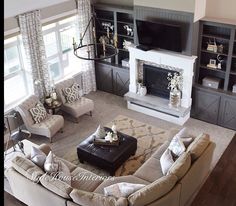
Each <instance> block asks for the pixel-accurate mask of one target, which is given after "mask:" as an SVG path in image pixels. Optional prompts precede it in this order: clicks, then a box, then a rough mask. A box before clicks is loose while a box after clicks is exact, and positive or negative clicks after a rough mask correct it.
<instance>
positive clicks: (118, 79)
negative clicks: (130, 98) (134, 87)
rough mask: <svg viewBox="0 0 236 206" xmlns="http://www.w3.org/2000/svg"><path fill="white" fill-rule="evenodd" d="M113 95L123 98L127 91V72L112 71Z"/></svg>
mask: <svg viewBox="0 0 236 206" xmlns="http://www.w3.org/2000/svg"><path fill="white" fill-rule="evenodd" d="M113 89H114V94H116V95H119V96H123V95H124V94H125V93H127V92H128V91H129V70H128V69H122V68H114V69H113Z"/></svg>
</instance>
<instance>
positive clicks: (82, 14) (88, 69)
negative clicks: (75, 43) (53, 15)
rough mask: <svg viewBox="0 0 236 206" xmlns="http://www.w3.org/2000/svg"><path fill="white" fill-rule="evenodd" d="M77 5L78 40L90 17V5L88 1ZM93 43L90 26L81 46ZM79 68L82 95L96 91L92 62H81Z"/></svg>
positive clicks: (80, 0) (85, 51)
mask: <svg viewBox="0 0 236 206" xmlns="http://www.w3.org/2000/svg"><path fill="white" fill-rule="evenodd" d="M76 3H77V11H78V21H77V23H78V25H77V30H78V39H80V36H81V35H82V34H83V33H84V31H85V29H86V27H87V25H88V23H89V20H90V17H91V4H90V0H76ZM90 43H93V32H92V24H90V27H89V28H88V30H87V32H86V34H85V36H84V39H83V45H87V44H90ZM82 52H84V53H85V55H86V53H87V48H86V47H85V48H84V51H82ZM80 67H81V68H82V71H83V73H82V86H83V93H84V94H88V93H89V92H91V91H96V79H95V65H94V61H91V60H81V64H80Z"/></svg>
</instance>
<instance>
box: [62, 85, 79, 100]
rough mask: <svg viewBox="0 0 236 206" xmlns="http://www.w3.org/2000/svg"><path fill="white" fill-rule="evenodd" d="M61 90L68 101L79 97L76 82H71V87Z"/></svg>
mask: <svg viewBox="0 0 236 206" xmlns="http://www.w3.org/2000/svg"><path fill="white" fill-rule="evenodd" d="M63 92H64V95H65V97H66V101H67V102H68V103H73V102H75V101H77V100H78V99H79V98H80V94H79V85H78V84H76V83H74V84H72V86H71V87H67V88H64V89H63Z"/></svg>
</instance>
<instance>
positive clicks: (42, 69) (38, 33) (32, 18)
mask: <svg viewBox="0 0 236 206" xmlns="http://www.w3.org/2000/svg"><path fill="white" fill-rule="evenodd" d="M18 17H19V25H20V31H21V34H22V40H23V46H24V49H25V52H26V56H27V58H28V63H29V65H28V66H29V67H30V68H31V70H32V77H33V82H34V93H35V94H36V95H37V96H38V97H39V98H40V99H43V98H44V97H45V95H46V94H47V93H48V92H49V91H50V79H49V71H48V65H47V59H46V52H45V46H44V41H43V34H42V25H41V18H40V11H39V10H36V11H31V12H27V13H24V14H20V15H19V16H18Z"/></svg>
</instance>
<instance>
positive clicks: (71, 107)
mask: <svg viewBox="0 0 236 206" xmlns="http://www.w3.org/2000/svg"><path fill="white" fill-rule="evenodd" d="M73 83H76V81H75V79H74V78H70V79H66V80H63V81H61V82H59V83H57V84H56V85H55V88H56V92H57V95H58V99H59V100H60V101H61V102H62V106H61V110H63V111H65V112H66V113H68V114H70V115H71V116H73V117H74V118H75V119H76V122H78V118H79V117H80V116H81V115H83V114H86V113H90V115H91V116H92V111H93V109H94V102H93V100H91V99H88V98H85V97H81V98H80V99H78V100H77V101H75V102H73V103H67V102H66V98H65V96H64V93H63V91H62V90H63V89H64V88H66V87H71V86H72V85H73ZM80 96H82V90H80Z"/></svg>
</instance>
